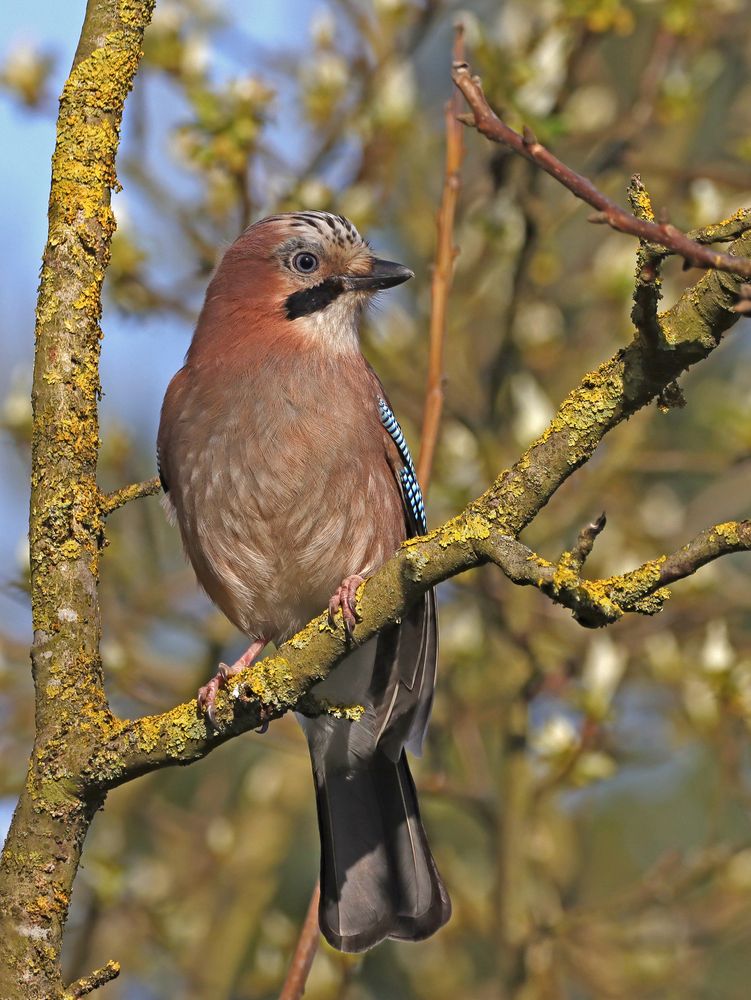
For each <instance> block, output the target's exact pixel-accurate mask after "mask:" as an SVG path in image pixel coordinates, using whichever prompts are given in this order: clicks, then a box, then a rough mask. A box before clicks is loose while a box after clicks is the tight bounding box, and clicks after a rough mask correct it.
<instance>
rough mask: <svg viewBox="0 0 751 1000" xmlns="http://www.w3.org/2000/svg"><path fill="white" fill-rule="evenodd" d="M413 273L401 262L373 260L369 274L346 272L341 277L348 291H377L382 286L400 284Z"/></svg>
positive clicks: (390, 286) (407, 279)
mask: <svg viewBox="0 0 751 1000" xmlns="http://www.w3.org/2000/svg"><path fill="white" fill-rule="evenodd" d="M414 276H415V275H414V273H413V272H412V271H410V269H409V268H408V267H405V266H404V265H403V264H395V263H394V261H392V260H378V259H376V260H374V261H373V266H372V268H371V269H370V274H348V275H347V277H346V278H342V284H343V285H344V288H345V290H346V291H348V292H378V291H381V289H383V288H393V287H394V285H401V284H402V283H403V282H405V281H409V279H410V278H414Z"/></svg>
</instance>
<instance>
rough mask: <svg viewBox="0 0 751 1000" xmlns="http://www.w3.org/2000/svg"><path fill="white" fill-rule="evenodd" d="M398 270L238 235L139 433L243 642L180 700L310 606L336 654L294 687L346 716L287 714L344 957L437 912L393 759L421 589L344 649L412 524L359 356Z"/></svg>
mask: <svg viewBox="0 0 751 1000" xmlns="http://www.w3.org/2000/svg"><path fill="white" fill-rule="evenodd" d="M413 276H414V275H413V273H412V271H411V270H409V269H408V268H407V267H405V266H403V265H401V264H397V263H394V262H393V261H388V260H384V259H381V258H378V257H376V255H375V254H374V252H373V250H372V249H371V247H370V244H369V243H368V242H367V241H366V240H364V239H363V238H362V237H361V236H360V234H359V233H358V231H357V229H356V228H355V226H354V225H353V224H352V223H351V222H350V221H349V220H348V219H346V218H344V217H343V216H341V215H334V214H331V213H328V212H320V211H300V212H292V213H285V214H278V215H272V216H269V217H267V218H264V219H261V220H260V221H258V222H256V223H254V224H253V225H251V226H249V227H248V228H247V229H246V230H245V231H244V232H243V233H242V234H241V235H240V237H239V238H238V239H237V240H236V241H235V242H234V243H233V244H232V245H231V246H230V247H229V249H228V250H227V251H226V253H225V254H224V256H223V258H222V260H221V261H220V263H219V265H218V267H217V269H216V271H215V273H214V275H213V277H212V279H211V281H210V283H209V286H208V289H207V292H206V298H205V302H204V305H203V308H202V310H201V313H200V315H199V318H198V322H197V325H196V329H195V332H194V334H193V338H192V341H191V343H190V346H189V349H188V351H187V354H186V357H185V364H184V366H183V367H182V368H181V369H180V371H178V372H177V374H176V375H175V376H174V377H173V378H172V381H171V382H170V384H169V386H168V389H167V392H166V395H165V398H164V403H163V405H162V411H161V419H160V425H159V432H158V438H157V458H158V465H159V474H160V477H161V480H162V486H163V488H164V492H165V504H166V506H167V508H168V512H169V513H170V514H171V516H172V517H173V519H174V520H176V521H177V524H178V526H179V529H180V533H181V536H182V542H183V546H184V549H185V551H186V554H187V556H188V559H189V561H190V563H191V564H192V566H193V569H194V571H195V574H196V576H197V578H198V581H199V583H200V584H201V586H202V587H203V589H204V590H205V591H206V593H207V594H208V596H209V597H210V598H211V600H212V601H213V602H214V603H215V604H216V605H217V606H218V607H219V609H220V610H221V611H222V612H223V613H224V615H225V616H226V617H227V618H228V619H229V620H230V621H231V622H232V623H233V624H234V625H235V626H236V627H237V628H238V629H239V630H240V631H241V632H243V633H244V634H245V635H246V636H247V637H248V638H249V639H250V640H251V642H250V646H249V647H248V649H247V651H246V652H245V653H243V655H242V656H241V657H240V658H239V659H238V660H237V661H236V662H235V663H233V664H232V665H230V666H227V665H226V664H220V665H219V668H218V670H217V673H216V675H215V676H214V677H212V678H211V679H210V680H209V681H208V683H207V684H205V685H203V686H202V687H201V688H200V689H199V692H198V697H197V701H198V708H199V710H200V711H202V712H204V713H206V717H207V723H206V724H207V726H210V725H213V724H215V718H214V702H215V699H216V696H217V693H218V691H219V690H220V689H221V688H223V687H224V686H226V685H227V683H228V681H229V679H230V678H231V677H232V676H233V675H234V674H236V673H237V672H238V671H240V670H242V669H244V668H245V667H248V666H249V665H251V664H252V663H253V662H254V661H255V660H256V659H257V658H258V656H259V655H260V654H261V652H262V651H263V649H264V648H265V647H266V645H267V644H268V643H270V642H273V643H274V644H276V645H279V644H280V643H282V642H284V641H285V640H286V639H288V638H289V637H290V636H292V635H293V634H294V633H295V632H296V631H298V630H299V629H300V628H301V627H302V626H303V625H304V624H306V623H307V622H308V621H309V620H311V619H312V618H314V617H315V616H316V615H318V614H320V613H321V611H322V610H324V609H326V608H328V614H329V621H330V622H331V623H332V625H333V624H334V623H335V622H338V621H339V618H338V616H339V615H340V616H341V625H342V627H343V628H344V630H345V633H346V636H347V637H348V642H349V648H350V652H349V653H348V655H347V656H346V658H345V659H344V660H343V661H342V662H341V663H340V664H339V665H338V666H336V667H335V668H334V669H333V670H332V671H331V672H330V673H329V675H328V676H327V677H326V678H325V679H324V680H323V681H321V682H319V683H318V684H317V685H316V686H315V687H314V688H313V691H312V693H313V694H314V695H316V696H318V697H319V698H321V699H325V700H327V701H328V702H330V703H334V704H348V705H351V704H357V705H361V706H363V708H364V713H363V714H362V716H361V718H360V719H359V720H347V719H339V718H334V717H333V716H332V715H330V714H329V715H325V714H324V715H322V716H320V717H318V718H305V717H302V716H299V720H300V723H301V725H302V728H303V730H304V734H305V737H306V739H307V743H308V748H309V752H310V757H311V762H312V770H313V777H314V783H315V792H316V804H317V812H318V825H319V832H320V839H321V870H320V886H321V893H320V903H319V923H320V928H321V931H322V933H323V935H324V937H325V938H326V939H327V940H328V941H329V943H330V944H331V945H333V947H335V948H337V949H339V950H341V951H344V952H360V951H365V950H367V949H369V948H372V947H373V946H374V945H376V944H378V943H379V942H381V941H383V940H385V939H386V938H393V939H397V940H405V941H418V940H422V939H424V938H426V937H428V936H430V935H431V934H433V933H434V932H435V931H437V930H438V929H439V928H440V927H441V926H443V925H444V924H445V923H446V921H447V920H448V919H449V916H450V913H451V903H450V900H449V896H448V893H447V891H446V888H445V886H444V883H443V881H442V879H441V876H440V874H439V872H438V868H437V866H436V863H435V860H434V858H433V855H432V853H431V850H430V847H429V845H428V841H427V837H426V833H425V829H424V827H423V823H422V820H421V817H420V811H419V807H418V801H417V794H416V791H415V785H414V782H413V780H412V776H411V774H410V769H409V765H408V762H407V750H410V751H411V752H414V753H417V754H419V753H420V752H421V750H422V745H423V740H424V737H425V732H426V729H427V725H428V720H429V716H430V712H431V706H432V702H433V692H434V686H435V679H436V662H437V653H438V637H437V619H436V605H435V597H434V594H433V593H432V591H429V592H428V593H427V594H426V595H425V597H424V599H423V600H422V601H420V602H418V603H417V605H416V606H414V607H413V608H412V609H411V610H410V611H409V612H407V613H406V614H405V616H404V617H403V619H402V620H401V622H400V623H399V624H398V625H394V626H391V627H389V628H387V629H385V630H383V631H381V632H380V633H379V634H378V635H377V636H375V637H373V638H372V639H370V640H369V641H367V642H365V643H362V644H359V643H357V642H356V640H355V639H354V637H353V632H354V630H355V628H356V623H357V619H358V612H357V606H356V604H357V590H358V587H359V586H360V584H361V583H362V582H363V581H364V579H366V578H367V577H368V576H369V575H371V574H372V573H373V572H374V571H375V570H377V569H378V567H379V566H381V565H382V564H383V563H384V562H385V561H386V560H387V559H388V558H389V557H390V556H391V555H393V554H394V552H395V551H396V550H397V549H398V547H399V546H400V544H401V543H402V542H403V541H404V540H405V539H406V538H408V537H411V536H415V535H418V534H423V533H425V531H426V530H427V526H426V520H425V509H424V505H423V499H422V494H421V492H420V487H419V484H418V481H417V476H416V473H415V467H414V464H413V461H412V458H411V456H410V452H409V448H408V446H407V443H406V440H405V437H404V434H403V432H402V430H401V427H400V426H399V423H398V421H397V419H396V416H395V415H394V412H393V410H392V408H391V405H390V403H389V400H388V397H387V395H386V392H385V390H384V388H383V386H382V384H381V382H380V380H379V378H378V376H377V375H376V373H375V371H374V370H373V368H372V367H371V366H370V365H369V363H368V362H367V361H366V359H365V357H364V356H363V354H362V351H361V348H360V324H361V317H362V314H363V311H364V309H365V307H366V306H367V305H368V303H369V302H370V301H371V300H372V299H373V297H374V294H375V293H377V292H380V291H382V290H385V289H389V288H392V287H394V286H396V285H400V284H402V283H403V282H405V281H407V280H408V279H410V278H412V277H413Z"/></svg>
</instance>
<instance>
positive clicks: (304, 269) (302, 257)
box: [292, 253, 318, 274]
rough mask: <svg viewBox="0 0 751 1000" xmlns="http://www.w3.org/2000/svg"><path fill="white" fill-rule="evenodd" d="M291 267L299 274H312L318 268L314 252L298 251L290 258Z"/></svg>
mask: <svg viewBox="0 0 751 1000" xmlns="http://www.w3.org/2000/svg"><path fill="white" fill-rule="evenodd" d="M292 267H294V269H295V270H296V271H299V272H300V273H301V274H312V273H313V271H317V270H318V258H317V257H316V255H315V254H314V253H298V254H295V256H294V257H293V258H292Z"/></svg>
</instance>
